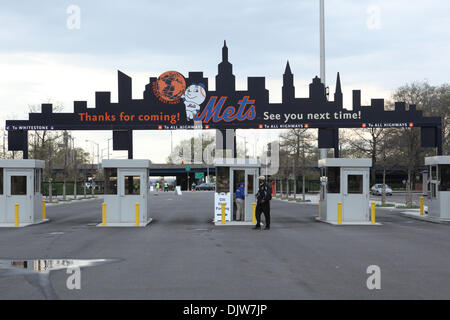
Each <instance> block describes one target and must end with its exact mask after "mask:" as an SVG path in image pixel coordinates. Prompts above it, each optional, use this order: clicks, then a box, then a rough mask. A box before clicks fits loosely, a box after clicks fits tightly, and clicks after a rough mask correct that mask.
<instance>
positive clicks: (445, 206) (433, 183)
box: [425, 156, 450, 220]
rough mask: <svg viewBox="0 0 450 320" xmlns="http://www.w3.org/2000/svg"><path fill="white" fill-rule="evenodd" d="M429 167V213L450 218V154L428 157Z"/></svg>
mask: <svg viewBox="0 0 450 320" xmlns="http://www.w3.org/2000/svg"><path fill="white" fill-rule="evenodd" d="M425 165H426V166H428V167H429V172H428V175H429V181H430V190H429V193H428V199H427V204H428V215H429V216H430V217H433V218H436V219H442V220H450V156H435V157H426V158H425Z"/></svg>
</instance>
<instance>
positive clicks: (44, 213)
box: [42, 200, 47, 220]
mask: <svg viewBox="0 0 450 320" xmlns="http://www.w3.org/2000/svg"><path fill="white" fill-rule="evenodd" d="M46 218H47V214H46V212H45V200H42V220H45V219H46Z"/></svg>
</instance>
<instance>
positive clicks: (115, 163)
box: [102, 159, 150, 169]
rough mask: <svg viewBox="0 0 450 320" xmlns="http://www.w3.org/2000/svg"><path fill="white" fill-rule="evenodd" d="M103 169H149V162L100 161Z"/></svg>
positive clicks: (134, 160)
mask: <svg viewBox="0 0 450 320" xmlns="http://www.w3.org/2000/svg"><path fill="white" fill-rule="evenodd" d="M102 167H103V168H146V169H147V168H148V169H149V168H150V160H139V159H110V160H102Z"/></svg>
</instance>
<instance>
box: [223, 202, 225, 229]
mask: <svg viewBox="0 0 450 320" xmlns="http://www.w3.org/2000/svg"><path fill="white" fill-rule="evenodd" d="M222 224H225V202H222Z"/></svg>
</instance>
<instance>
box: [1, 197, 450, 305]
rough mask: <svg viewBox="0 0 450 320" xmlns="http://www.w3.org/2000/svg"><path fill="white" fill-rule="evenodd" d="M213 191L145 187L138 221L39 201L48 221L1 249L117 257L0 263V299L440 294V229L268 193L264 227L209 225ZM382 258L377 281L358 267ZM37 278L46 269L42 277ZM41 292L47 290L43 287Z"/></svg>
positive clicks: (443, 259)
mask: <svg viewBox="0 0 450 320" xmlns="http://www.w3.org/2000/svg"><path fill="white" fill-rule="evenodd" d="M212 203H213V193H212V192H196V193H183V196H178V197H177V196H175V195H174V194H172V193H170V194H167V193H166V194H164V193H160V194H159V195H158V196H152V204H153V207H152V212H153V217H154V222H153V223H151V224H150V225H149V226H148V227H146V228H97V227H95V226H93V224H94V223H98V222H100V216H101V215H100V204H101V200H95V201H91V202H82V203H73V204H67V205H63V206H55V207H50V208H48V209H47V215H48V217H49V218H50V219H51V220H52V221H51V222H50V223H46V224H41V225H36V226H32V227H27V228H21V229H12V228H8V229H5V228H2V229H0V259H50V258H55V259H56V258H67V259H101V258H109V259H118V260H117V261H116V262H113V263H108V264H103V265H99V266H96V267H90V268H83V269H81V290H69V289H67V287H66V280H67V278H68V276H69V275H68V274H66V272H65V271H64V270H61V271H53V272H51V273H50V274H49V280H50V281H46V280H45V279H46V278H45V275H43V276H41V277H40V278H39V277H38V278H37V279H36V278H34V279H33V278H30V277H26V276H23V275H7V274H5V272H4V271H2V270H0V299H44V298H46V297H47V298H57V299H350V298H352V299H450V259H449V256H450V227H449V226H448V225H440V224H433V223H427V222H422V221H417V220H411V219H408V218H405V217H401V216H399V215H398V214H397V213H391V211H388V210H382V209H377V220H378V222H382V223H383V225H382V226H341V227H337V226H331V225H328V224H325V223H321V222H316V221H314V217H315V216H316V215H317V209H318V208H317V206H315V205H309V204H299V203H292V202H282V201H278V200H273V201H272V217H273V223H272V229H271V230H270V231H264V230H261V231H255V230H251V227H239V226H235V227H214V226H213V225H212V223H211V219H212V213H211V209H212ZM369 265H378V266H379V267H380V268H381V290H368V289H367V287H366V280H367V278H368V276H369V275H368V274H366V269H367V267H368V266H369ZM47 280H48V278H47ZM49 291H50V292H52V294H51V295H49V294H48V292H49Z"/></svg>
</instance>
